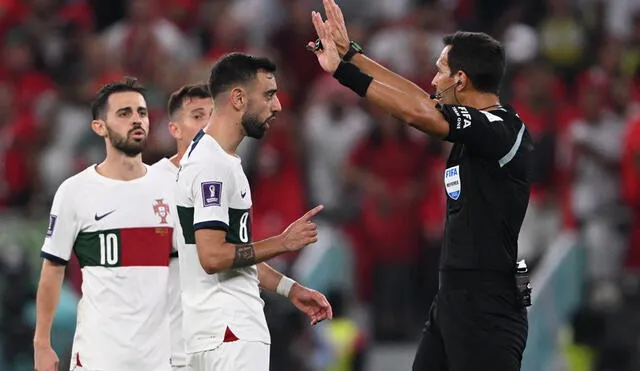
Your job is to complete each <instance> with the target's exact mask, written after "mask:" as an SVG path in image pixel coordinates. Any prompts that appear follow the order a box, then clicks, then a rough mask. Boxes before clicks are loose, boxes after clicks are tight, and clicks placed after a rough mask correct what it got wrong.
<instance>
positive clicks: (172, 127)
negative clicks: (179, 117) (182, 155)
mask: <svg viewBox="0 0 640 371" xmlns="http://www.w3.org/2000/svg"><path fill="white" fill-rule="evenodd" d="M169 133H171V136H172V137H173V138H174V139H182V130H181V129H180V125H178V123H177V122H175V121H170V122H169Z"/></svg>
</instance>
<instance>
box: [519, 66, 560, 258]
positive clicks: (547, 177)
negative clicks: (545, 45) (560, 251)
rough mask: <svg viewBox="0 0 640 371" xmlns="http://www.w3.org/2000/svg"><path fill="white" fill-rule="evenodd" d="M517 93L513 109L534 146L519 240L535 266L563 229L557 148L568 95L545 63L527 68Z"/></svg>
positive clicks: (520, 249)
mask: <svg viewBox="0 0 640 371" xmlns="http://www.w3.org/2000/svg"><path fill="white" fill-rule="evenodd" d="M514 90H515V92H514V93H515V96H514V100H513V106H514V108H515V109H516V111H518V112H519V114H520V116H521V117H522V119H523V120H524V122H525V123H526V125H527V129H528V130H529V133H530V135H531V137H532V139H533V142H534V146H535V149H534V156H533V160H532V161H533V163H532V169H531V170H532V174H531V184H532V186H531V196H530V199H529V207H528V209H527V213H526V215H525V220H524V223H523V224H522V229H521V231H520V237H519V239H518V253H519V255H520V257H521V258H526V259H529V260H530V261H532V262H533V261H535V260H537V259H539V258H540V257H541V256H542V254H543V253H544V252H545V250H546V249H547V247H548V246H549V245H551V242H552V240H553V239H554V238H555V236H556V234H557V232H558V231H559V229H560V207H559V205H557V202H556V200H557V199H558V197H557V193H556V191H557V187H558V182H559V180H560V179H559V178H558V176H556V175H557V171H558V169H557V167H556V165H557V163H556V161H557V159H556V155H557V154H556V149H557V148H556V145H557V143H558V140H559V137H558V133H559V131H560V125H561V113H562V112H561V111H562V109H561V108H560V107H559V103H560V102H558V101H560V100H561V99H562V97H563V96H564V94H565V92H564V86H563V84H562V83H561V82H560V81H559V79H558V78H557V77H556V76H555V75H554V73H553V70H552V69H551V67H550V66H549V65H548V64H546V63H545V62H543V61H535V62H532V63H531V64H529V65H528V66H526V67H525V68H524V69H523V70H522V71H521V74H520V75H519V76H518V77H517V79H516V80H515V88H514Z"/></svg>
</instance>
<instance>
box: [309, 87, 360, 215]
mask: <svg viewBox="0 0 640 371" xmlns="http://www.w3.org/2000/svg"><path fill="white" fill-rule="evenodd" d="M309 101H310V107H309V108H308V109H307V111H306V112H305V115H304V117H303V125H304V128H303V131H304V139H305V145H306V153H307V164H306V169H307V184H308V189H309V199H310V202H311V203H312V204H322V205H324V207H325V208H324V210H323V211H322V217H323V218H328V219H330V220H333V221H336V222H339V221H340V220H341V219H342V220H344V218H345V217H346V216H347V214H349V213H350V212H351V213H352V211H351V210H350V207H351V208H353V207H355V206H356V205H354V202H353V198H349V197H348V194H347V193H346V187H345V182H344V174H343V167H344V164H345V162H346V160H347V158H348V156H349V153H351V151H352V150H353V147H354V146H355V144H356V143H357V142H358V141H359V140H360V139H361V138H362V137H363V136H364V135H365V133H366V132H368V129H369V127H368V125H369V121H370V119H369V117H368V116H367V115H366V113H365V112H364V111H363V110H362V109H360V107H358V106H357V105H356V103H357V96H354V94H353V93H352V92H351V91H349V90H347V89H346V88H344V87H342V85H339V84H338V83H337V82H336V81H335V80H334V79H333V78H324V79H320V80H319V81H318V83H317V84H316V85H315V87H314V90H313V91H312V93H311V94H310V97H309Z"/></svg>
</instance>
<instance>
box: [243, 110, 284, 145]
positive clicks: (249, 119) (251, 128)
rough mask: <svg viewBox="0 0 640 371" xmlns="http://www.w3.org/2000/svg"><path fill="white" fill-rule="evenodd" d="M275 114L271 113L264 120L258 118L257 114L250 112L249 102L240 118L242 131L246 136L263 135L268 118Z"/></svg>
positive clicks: (259, 136) (256, 136) (256, 137)
mask: <svg viewBox="0 0 640 371" xmlns="http://www.w3.org/2000/svg"><path fill="white" fill-rule="evenodd" d="M274 117H275V115H273V114H272V115H271V116H269V117H267V119H266V120H260V118H259V117H258V115H256V114H254V113H253V112H251V104H249V106H248V107H247V111H246V112H245V113H244V114H243V115H242V118H241V119H240V123H241V124H242V128H244V132H245V133H246V134H247V136H248V137H250V138H254V139H260V138H262V137H263V136H264V133H265V131H266V128H265V127H266V125H267V122H269V120H271V119H273V118H274Z"/></svg>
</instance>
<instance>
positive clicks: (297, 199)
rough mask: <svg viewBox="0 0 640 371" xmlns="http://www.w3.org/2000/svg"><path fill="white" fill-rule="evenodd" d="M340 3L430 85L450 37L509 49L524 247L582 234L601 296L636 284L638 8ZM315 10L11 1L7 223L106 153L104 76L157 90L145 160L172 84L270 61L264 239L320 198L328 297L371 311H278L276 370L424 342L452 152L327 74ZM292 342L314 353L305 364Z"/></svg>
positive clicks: (7, 17) (362, 35)
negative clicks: (485, 37)
mask: <svg viewBox="0 0 640 371" xmlns="http://www.w3.org/2000/svg"><path fill="white" fill-rule="evenodd" d="M339 5H340V6H341V7H342V9H343V11H344V13H345V18H346V19H347V25H348V27H349V32H350V36H351V38H352V39H353V40H357V41H358V42H359V43H360V44H361V45H363V46H364V48H365V51H366V53H367V55H369V56H371V57H372V58H374V59H375V60H377V61H378V62H380V63H382V64H384V65H386V66H388V67H390V68H391V69H392V70H394V71H396V72H398V73H400V74H402V75H403V76H405V77H408V78H410V79H411V80H413V81H414V82H416V83H417V84H419V85H420V86H421V87H423V88H424V89H425V90H427V91H429V92H431V91H432V88H431V84H430V82H431V79H432V78H433V76H434V75H435V60H436V59H437V56H438V55H439V53H440V50H441V48H442V43H441V37H442V36H443V35H444V34H447V33H449V32H453V31H455V30H457V29H464V30H469V31H484V32H488V33H490V34H491V35H493V36H494V37H496V38H497V39H499V40H501V41H503V42H504V44H505V46H506V51H507V58H508V68H507V71H506V80H505V82H504V84H503V88H502V90H501V99H502V102H503V103H505V104H510V105H512V106H513V107H514V108H515V109H516V110H517V111H518V112H519V114H520V116H521V117H522V118H523V119H524V121H525V122H526V125H527V128H528V130H529V131H530V133H531V135H532V137H533V138H534V140H535V144H536V151H535V154H536V155H535V163H534V169H533V190H532V195H531V200H530V204H529V210H528V212H527V216H526V219H525V223H524V225H523V228H522V233H521V238H520V241H519V248H520V255H521V257H525V258H527V259H528V260H529V261H530V262H531V264H532V266H533V267H534V268H535V265H536V263H537V262H538V261H539V260H540V258H541V257H542V256H544V254H545V251H546V250H547V248H548V247H549V246H550V245H551V243H552V241H553V239H554V237H555V236H557V235H558V233H559V232H560V231H561V230H566V229H571V230H575V231H577V232H579V233H580V235H581V236H582V237H583V241H584V245H585V246H586V248H587V252H588V262H589V264H588V273H589V278H590V286H589V287H590V291H589V293H590V295H589V298H590V299H589V300H590V301H593V302H594V303H597V304H598V305H602V306H611V305H614V304H615V303H617V302H619V300H620V293H619V292H618V291H619V286H620V285H619V282H620V280H621V279H622V277H621V274H622V273H634V272H640V115H638V114H639V113H640V111H639V109H638V108H639V107H640V2H638V1H637V0H615V1H614V0H609V1H606V0H540V1H527V0H520V1H517V0H440V1H438V0H340V1H339ZM313 9H316V10H320V9H321V1H320V0H233V1H231V0H108V1H107V0H1V1H0V52H1V55H2V58H1V59H0V158H1V159H2V161H1V162H0V163H1V166H0V174H1V175H0V212H7V213H12V214H19V215H20V216H21V217H24V218H42V217H46V215H47V214H48V208H49V206H50V203H51V201H52V197H53V195H54V193H55V191H56V189H57V187H58V186H59V185H60V183H61V182H62V181H63V180H64V179H65V178H67V177H69V176H71V175H73V174H74V173H76V172H78V171H80V170H82V169H84V168H85V167H87V166H89V165H90V164H93V163H98V162H100V161H101V160H102V159H103V156H104V143H103V140H102V138H99V137H98V136H97V135H95V134H94V133H93V132H92V131H91V129H90V126H89V122H90V120H91V114H90V110H89V102H90V101H91V99H92V98H93V94H95V92H97V90H98V89H99V87H100V86H101V85H102V84H104V83H106V82H108V81H111V80H118V79H121V78H122V77H123V76H125V75H129V76H135V77H137V78H138V79H139V80H140V82H141V83H142V84H144V85H145V86H146V88H147V89H148V90H147V103H148V105H149V108H150V113H151V129H150V140H149V143H148V147H147V149H146V151H145V153H144V156H143V158H144V161H145V162H146V163H148V164H151V163H153V162H155V161H157V160H158V159H160V158H162V157H163V156H169V155H171V154H173V153H174V151H175V145H174V143H173V139H172V137H171V136H170V134H169V132H168V130H167V122H168V119H167V114H166V102H167V98H168V96H169V94H170V93H171V92H172V91H174V90H176V89H177V88H179V87H180V86H181V85H182V84H185V83H193V82H197V81H202V80H206V79H207V78H208V75H209V71H210V67H211V65H212V63H213V62H214V61H215V60H216V58H217V57H219V56H221V55H223V54H224V53H227V52H231V51H244V52H249V53H255V54H259V55H265V56H268V57H270V58H272V59H273V60H274V61H276V63H277V66H278V72H277V78H278V87H279V92H278V95H279V98H280V101H281V102H282V103H283V107H284V109H283V112H282V113H281V114H280V115H279V116H278V118H277V120H276V123H275V125H272V128H271V129H270V131H269V132H268V134H267V136H266V137H265V138H264V139H263V140H261V141H254V140H249V139H248V140H246V141H245V143H244V144H243V147H242V156H243V166H244V167H245V171H246V172H247V174H248V176H249V179H250V181H251V183H252V194H253V197H254V200H253V201H254V210H255V213H254V215H255V221H254V226H253V230H254V238H255V239H261V238H264V237H267V236H270V235H273V234H275V233H279V232H280V231H281V230H282V229H283V228H284V227H286V226H287V225H288V223H290V222H291V221H292V220H294V219H295V218H297V217H298V216H299V215H301V214H302V213H303V212H304V211H306V209H307V208H308V207H309V206H312V205H315V204H318V203H322V204H324V205H325V211H323V219H322V221H321V223H322V226H321V227H322V228H323V232H321V233H323V234H321V236H328V237H327V238H326V239H325V240H326V242H324V244H325V245H331V246H329V247H330V248H333V249H338V250H342V251H343V252H345V253H346V254H347V255H350V256H352V261H353V262H354V264H353V275H352V277H351V276H350V277H348V278H347V279H345V280H342V281H338V282H335V283H334V284H332V285H331V284H329V285H327V287H325V288H324V289H330V291H331V294H332V295H334V296H333V297H334V298H335V301H336V303H340V305H343V306H344V308H343V309H344V310H341V311H340V312H344V313H343V314H344V315H343V317H344V318H345V320H347V319H348V318H351V317H350V314H349V312H350V311H352V310H353V309H354V308H364V310H363V313H366V315H365V316H364V317H359V318H366V320H360V321H356V322H353V323H351V322H345V323H340V322H337V321H334V322H336V323H337V324H336V325H335V326H334V327H336V328H329V325H326V326H325V327H326V328H325V329H324V330H322V331H314V332H313V333H310V332H308V330H306V329H307V327H306V325H305V323H304V322H301V321H302V320H303V319H300V318H297V317H296V315H295V314H291V313H292V312H291V311H290V310H289V309H290V308H279V307H278V306H279V305H281V304H279V303H278V300H274V301H273V303H272V301H270V300H267V314H268V316H269V320H270V321H272V322H270V323H271V324H272V326H273V327H272V332H273V334H274V348H273V349H274V354H275V355H274V362H276V363H275V364H274V367H275V368H274V369H278V370H288V369H291V370H305V369H309V370H315V369H332V370H347V369H352V368H344V367H343V368H337V367H339V359H338V360H336V359H337V358H336V357H337V356H334V357H330V356H328V355H327V354H331V352H328V351H327V352H323V351H322V349H325V348H324V347H323V346H320V345H318V344H325V345H326V346H327V347H328V348H330V344H331V343H332V342H343V343H345V342H346V343H345V344H351V346H349V347H348V349H350V353H349V354H347V355H341V357H343V358H345V357H346V358H345V359H351V360H357V359H359V357H357V356H356V355H358V354H361V353H362V352H364V350H365V349H366V347H367V344H371V343H374V342H385V341H403V340H407V341H414V340H415V339H416V338H417V336H418V334H419V328H420V324H421V323H422V322H423V321H424V319H425V318H426V313H427V309H428V305H429V304H430V301H431V299H432V297H433V295H434V294H435V291H436V290H437V259H438V250H439V247H440V242H441V239H442V233H443V227H444V224H443V223H444V203H445V201H446V200H445V194H444V192H443V190H442V183H441V182H442V179H443V170H444V161H445V159H446V156H447V154H448V150H449V148H450V146H449V145H448V144H446V143H443V142H441V141H439V140H434V139H431V138H429V137H427V136H426V135H423V134H421V133H419V132H416V131H415V130H413V129H408V128H407V127H406V126H403V125H402V124H400V123H398V122H397V121H396V120H395V119H393V118H391V117H389V116H387V115H385V114H383V113H381V112H380V111H378V110H376V109H374V108H372V107H371V106H369V105H367V104H366V103H365V102H364V101H362V100H361V99H359V98H358V97H357V96H356V95H355V94H354V93H352V92H350V91H349V90H346V89H345V88H343V87H342V86H340V85H339V84H337V83H336V82H335V81H334V80H333V79H332V78H331V77H330V76H327V75H326V74H324V73H323V72H322V71H321V69H320V68H319V67H318V65H317V62H316V60H315V56H314V55H313V54H312V53H309V52H308V51H306V50H305V45H306V43H307V42H308V41H310V40H315V32H314V30H313V26H312V24H311V21H310V12H311V10H313ZM43 233H44V231H43ZM321 243H322V242H321ZM331 251H333V250H331ZM300 260H303V261H304V262H305V264H308V262H309V260H313V259H312V257H311V258H309V257H305V259H303V257H302V256H289V257H287V258H286V259H284V260H283V261H281V262H278V265H279V267H281V268H282V269H284V270H285V271H294V272H295V271H300V270H301V269H303V268H301V265H302V263H301V262H300ZM297 264H298V265H297ZM304 266H306V265H303V267H304ZM296 269H297V270H296ZM71 279H72V280H73V279H74V277H73V274H71ZM76 279H77V278H76ZM78 289H79V288H78ZM273 321H275V322H273ZM278 321H280V322H278ZM273 323H276V324H277V323H285V324H288V326H284V327H278V326H277V325H276V324H273ZM338 326H342V327H340V328H339V329H337V327H338ZM325 330H326V331H325ZM320 332H325V334H324V335H322V334H319V333H320ZM344 333H348V334H351V335H350V336H347V337H345V336H340V334H344ZM327 334H328V335H327ZM276 344H280V345H276ZM310 344H312V345H310ZM313 344H315V345H313ZM327 344H329V345H327ZM300 347H302V348H303V349H309V347H311V348H312V349H315V350H316V351H317V352H316V353H317V354H316V356H314V357H304V359H298V358H297V356H296V355H295V354H298V353H297V352H296V349H298V348H300ZM338 358H339V357H338ZM287 362H288V363H287ZM342 362H343V364H346V363H344V362H346V361H344V360H343V361H342ZM280 363H283V364H282V365H281V364H280ZM294 364H295V366H292V365H294ZM354 364H358V362H356V361H354ZM331 365H333V366H331ZM330 367H334V368H330Z"/></svg>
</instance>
